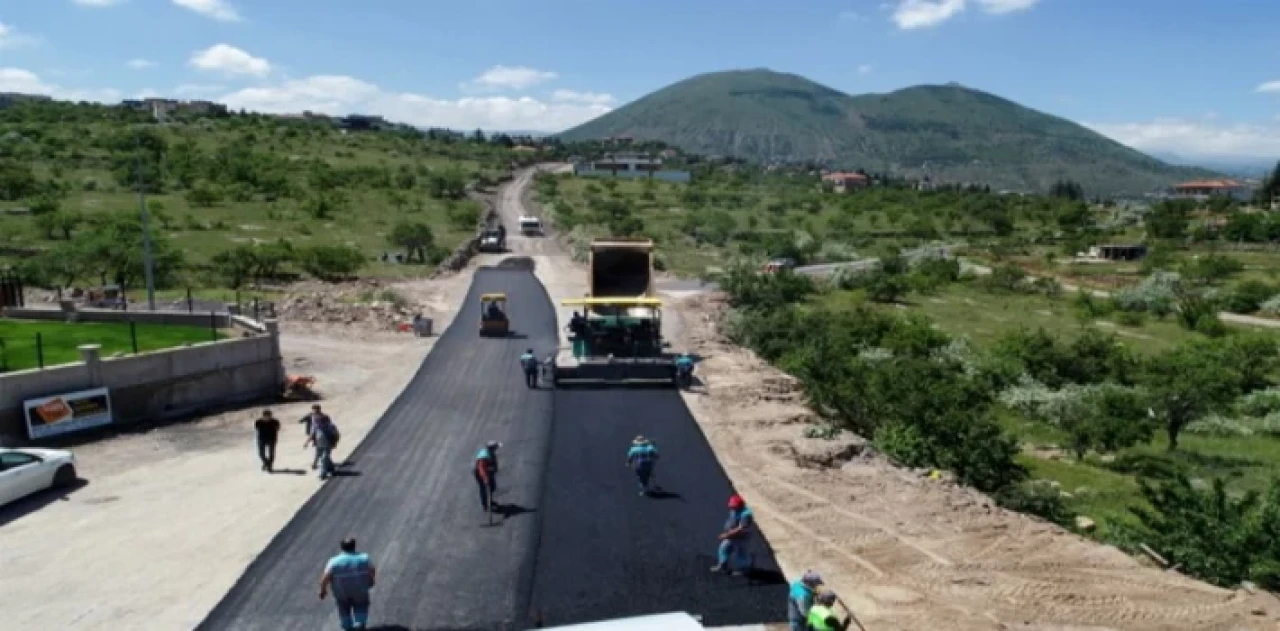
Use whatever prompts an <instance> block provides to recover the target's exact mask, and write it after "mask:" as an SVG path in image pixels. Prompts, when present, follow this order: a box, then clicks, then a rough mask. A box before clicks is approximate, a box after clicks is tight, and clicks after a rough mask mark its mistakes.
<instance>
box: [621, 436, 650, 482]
mask: <svg viewBox="0 0 1280 631" xmlns="http://www.w3.org/2000/svg"><path fill="white" fill-rule="evenodd" d="M657 464H658V448H657V447H656V446H654V444H653V441H651V440H649V439H648V438H645V437H644V436H636V439H635V440H633V441H631V450H630V451H628V452H627V466H629V467H631V470H632V471H635V474H636V484H637V486H639V487H640V495H648V494H649V479H650V478H651V477H653V468H654V467H655V466H657Z"/></svg>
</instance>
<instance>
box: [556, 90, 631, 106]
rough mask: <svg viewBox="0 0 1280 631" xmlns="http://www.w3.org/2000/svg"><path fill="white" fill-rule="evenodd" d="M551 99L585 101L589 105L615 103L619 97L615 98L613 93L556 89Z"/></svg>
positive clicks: (571, 101)
mask: <svg viewBox="0 0 1280 631" xmlns="http://www.w3.org/2000/svg"><path fill="white" fill-rule="evenodd" d="M551 99H552V100H553V101H560V102H562V103H584V104H587V105H613V104H614V103H617V102H618V99H615V98H613V95H612V94H604V93H601V92H578V91H576V90H556V91H555V92H552V93H551Z"/></svg>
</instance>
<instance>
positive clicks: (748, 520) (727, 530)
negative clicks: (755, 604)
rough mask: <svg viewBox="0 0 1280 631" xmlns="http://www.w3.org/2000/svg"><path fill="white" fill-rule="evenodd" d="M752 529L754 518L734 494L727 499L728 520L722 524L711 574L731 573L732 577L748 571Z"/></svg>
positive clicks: (745, 505) (743, 501)
mask: <svg viewBox="0 0 1280 631" xmlns="http://www.w3.org/2000/svg"><path fill="white" fill-rule="evenodd" d="M754 528H755V516H754V515H753V514H752V513H751V509H750V508H748V507H747V502H746V500H744V499H742V496H741V495H737V494H734V495H733V496H732V497H730V498H729V519H727V520H726V521H725V523H724V532H722V533H720V548H719V550H718V551H717V555H716V560H717V563H716V564H715V565H713V566H711V571H712V572H726V571H732V572H733V575H734V576H742V574H743V573H744V572H745V571H746V570H747V569H749V567H748V566H749V565H750V564H751V561H750V557H749V556H748V554H747V544H748V543H749V542H750V541H751V531H752V530H753V529H754ZM731 562H732V563H731ZM731 566H732V567H731Z"/></svg>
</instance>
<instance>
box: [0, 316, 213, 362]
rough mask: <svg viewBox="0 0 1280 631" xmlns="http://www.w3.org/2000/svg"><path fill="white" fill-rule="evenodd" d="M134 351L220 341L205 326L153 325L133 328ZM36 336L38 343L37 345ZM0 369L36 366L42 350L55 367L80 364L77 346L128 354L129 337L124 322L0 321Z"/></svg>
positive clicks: (130, 348) (131, 341)
mask: <svg viewBox="0 0 1280 631" xmlns="http://www.w3.org/2000/svg"><path fill="white" fill-rule="evenodd" d="M135 330H136V334H137V343H138V347H137V350H138V352H146V351H154V350H160V349H165V348H172V347H175V346H182V345H184V344H194V343H198V342H208V341H212V340H214V339H220V338H221V337H222V334H221V333H217V332H215V331H213V330H211V329H210V328H208V327H196V326H164V325H156V324H137V325H135ZM37 336H39V342H37ZM0 342H2V343H3V350H2V351H0V357H2V358H3V359H0V370H25V369H28V368H37V367H39V366H40V352H39V350H38V348H37V345H38V344H39V347H40V348H43V355H44V365H45V366H56V365H58V364H68V363H74V362H78V361H80V351H79V350H78V347H79V346H81V345H83V344H101V345H102V356H103V357H110V356H112V355H114V354H116V353H126V354H128V353H132V352H133V351H134V347H133V334H132V333H131V332H130V328H129V324H127V323H106V322H82V323H76V324H67V323H62V322H32V321H21V320H10V319H0Z"/></svg>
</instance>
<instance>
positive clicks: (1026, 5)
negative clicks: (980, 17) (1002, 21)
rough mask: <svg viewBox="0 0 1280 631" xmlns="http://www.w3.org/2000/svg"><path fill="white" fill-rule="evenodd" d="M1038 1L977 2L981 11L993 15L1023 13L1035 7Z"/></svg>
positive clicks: (992, 0)
mask: <svg viewBox="0 0 1280 631" xmlns="http://www.w3.org/2000/svg"><path fill="white" fill-rule="evenodd" d="M1039 2H1040V0H978V5H979V6H981V7H982V10H983V11H986V12H987V13H991V14H994V15H1002V14H1005V13H1014V12H1016V11H1025V10H1027V9H1030V8H1031V7H1034V6H1036V4H1038V3H1039Z"/></svg>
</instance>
